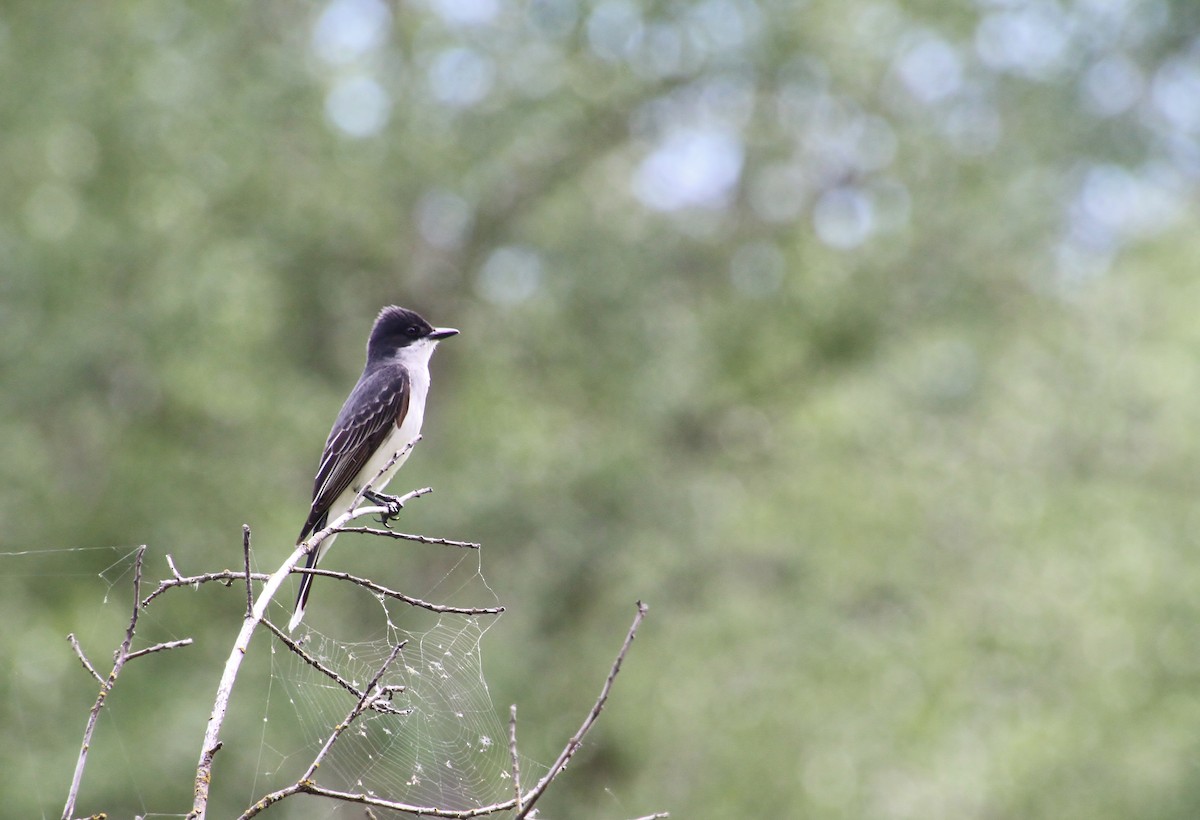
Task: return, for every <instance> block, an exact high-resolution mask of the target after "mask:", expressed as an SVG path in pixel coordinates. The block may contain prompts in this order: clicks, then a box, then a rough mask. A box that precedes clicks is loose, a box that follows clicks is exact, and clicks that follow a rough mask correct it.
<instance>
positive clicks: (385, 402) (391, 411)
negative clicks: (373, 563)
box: [296, 367, 412, 543]
mask: <svg viewBox="0 0 1200 820" xmlns="http://www.w3.org/2000/svg"><path fill="white" fill-rule="evenodd" d="M411 393H412V391H411V390H409V383H408V376H407V374H406V373H405V371H404V368H402V367H384V368H380V369H378V370H376V371H375V372H374V373H371V374H370V375H365V376H364V377H363V378H362V379H360V380H359V382H358V384H356V385H355V386H354V390H353V391H351V393H350V397H349V398H347V399H346V403H345V404H344V405H342V410H341V412H340V413H338V417H337V421H335V422H334V423H333V429H332V430H331V431H330V432H329V439H328V440H327V441H326V442H325V451H324V452H323V453H322V454H321V465H320V467H318V468H317V477H316V479H315V480H314V481H313V500H312V508H311V509H310V511H309V513H308V520H307V521H306V522H304V529H303V530H301V532H300V538H299V539H298V540H297V542H296V543H300V541H303V540H304V539H305V538H307V537H308V536H309V535H310V534H311V533H313V532H315V531H316V530H319V529H321V528H322V527H324V526H325V523H326V519H327V518H328V516H329V508H330V507H331V506H332V505H333V502H334V501H336V500H337V497H338V496H339V495H341V494H342V493H344V492H345V491H346V489H347V488H348V487H349V486H350V483H351V482H352V481H353V480H354V477H355V476H356V475H358V473H359V471H360V470H362V468H363V466H365V465H366V463H367V462H368V461H369V460H370V458H371V456H372V455H373V454H374V452H375V451H376V450H377V449H379V447H380V445H381V444H383V442H384V440H385V439H386V438H387V436H388V433H389V432H391V430H392V428H393V427H394V426H398V425H400V424H401V423H402V422H403V421H404V416H405V415H406V414H407V413H408V400H409V397H410V395H411ZM372 477H373V476H367V477H366V478H367V479H368V480H369V479H370V478H372Z"/></svg>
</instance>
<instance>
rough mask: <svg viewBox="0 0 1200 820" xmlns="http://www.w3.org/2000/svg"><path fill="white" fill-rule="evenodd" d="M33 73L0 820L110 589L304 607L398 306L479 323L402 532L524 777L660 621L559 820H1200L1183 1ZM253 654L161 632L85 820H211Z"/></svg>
mask: <svg viewBox="0 0 1200 820" xmlns="http://www.w3.org/2000/svg"><path fill="white" fill-rule="evenodd" d="M0 71H2V72H3V76H4V78H5V81H4V82H3V83H0V128H2V132H3V135H4V136H3V138H2V139H0V386H2V390H3V401H0V452H3V454H4V457H3V458H2V459H0V471H2V478H0V551H2V552H3V554H2V555H0V586H2V589H3V594H2V595H0V617H2V618H3V622H4V623H5V625H6V628H5V629H4V630H3V631H2V633H0V652H2V653H3V657H4V658H5V660H6V664H5V666H6V672H5V674H4V675H2V676H0V693H2V695H3V697H2V699H0V715H2V717H0V720H2V723H3V725H4V726H5V738H6V742H5V743H4V744H3V749H0V793H2V794H4V795H5V798H4V804H3V807H0V814H2V815H3V816H6V817H37V816H54V815H55V813H56V812H57V811H59V808H58V807H59V806H61V801H62V799H63V797H64V796H65V793H66V788H67V785H68V783H69V781H70V771H71V766H72V764H73V761H74V758H75V754H76V753H77V748H78V742H79V736H80V733H81V731H82V728H83V724H84V720H85V717H86V710H87V708H88V706H89V705H90V703H91V699H92V697H93V696H94V692H93V689H94V687H93V685H92V683H91V681H90V679H89V678H88V677H87V676H86V675H85V674H84V673H83V672H82V671H81V670H80V669H79V666H78V663H77V662H76V661H75V659H74V658H73V657H72V656H71V654H70V651H69V648H68V646H67V644H66V642H65V640H63V637H64V636H65V634H66V633H67V632H68V631H75V632H77V633H78V634H79V635H80V638H81V640H82V641H83V642H84V645H85V647H86V648H87V649H88V651H89V653H90V654H91V656H92V658H93V660H94V661H95V662H96V663H97V665H98V666H101V667H105V663H106V662H107V652H108V650H109V648H110V647H115V646H116V645H117V643H118V642H119V640H120V634H121V630H122V629H123V624H124V622H125V618H126V614H125V612H126V607H127V604H126V603H125V601H126V599H127V598H128V580H129V579H128V576H127V575H124V576H122V575H121V574H120V573H119V572H115V573H106V574H104V575H103V576H102V577H101V579H100V580H97V579H96V575H97V574H98V573H102V572H103V571H104V570H105V568H106V567H107V566H108V565H110V564H112V563H113V562H114V560H115V558H117V557H119V556H120V555H121V554H124V553H127V552H128V551H129V549H131V548H132V547H133V546H135V545H136V544H140V543H145V544H148V545H149V546H150V550H151V553H150V557H149V559H148V566H149V567H150V570H149V573H148V574H149V577H150V579H152V580H154V579H157V577H159V575H160V574H163V573H165V572H166V567H165V564H164V563H163V560H162V555H163V554H165V553H170V554H171V555H173V556H174V557H175V559H176V561H177V562H178V563H179V564H180V567H181V569H183V570H184V571H185V572H196V571H202V570H216V569H222V568H225V567H230V566H232V567H240V565H241V554H240V549H239V546H240V526H241V524H242V523H243V522H248V523H250V524H251V525H252V526H253V528H254V532H255V544H256V549H257V556H258V562H259V564H260V566H261V567H263V568H266V567H270V566H273V565H274V564H273V563H272V562H275V561H276V560H277V559H281V558H282V557H283V556H284V555H285V554H286V553H287V551H288V550H289V549H290V545H291V544H292V542H293V539H294V537H295V533H296V532H297V531H298V530H299V527H300V524H301V522H302V520H303V516H304V512H305V510H306V507H307V500H308V491H309V487H310V481H311V476H312V473H313V470H314V468H315V463H316V459H317V456H318V454H319V450H320V446H321V443H322V441H323V437H324V436H325V434H326V432H327V430H328V426H329V424H330V422H331V420H332V418H333V416H334V414H335V413H336V411H337V408H338V406H339V404H340V402H341V400H342V398H343V396H344V395H345V393H346V392H347V391H348V389H349V387H350V386H351V385H352V383H353V381H354V378H355V376H356V374H357V370H358V368H359V367H360V366H361V358H362V345H363V343H364V340H365V337H366V332H367V330H368V328H369V326H370V322H371V320H372V318H373V317H374V315H375V313H376V311H377V310H378V309H379V307H380V306H381V305H383V304H387V303H400V304H404V305H407V306H411V307H415V308H417V309H419V310H420V311H421V312H422V313H424V314H425V315H426V316H427V317H428V318H430V319H431V320H432V321H433V322H435V323H438V324H448V325H454V326H456V327H459V328H461V329H462V330H463V335H462V337H461V338H460V339H455V340H453V341H452V342H449V343H447V344H445V345H443V347H442V349H441V350H440V351H439V353H438V354H437V356H436V357H435V360H434V363H433V369H434V381H435V387H434V390H433V395H432V399H431V409H430V414H429V417H428V423H427V425H426V438H425V441H424V442H423V443H422V444H421V446H420V447H419V448H418V450H417V452H416V454H415V455H414V457H413V459H412V460H411V461H410V462H409V465H408V466H407V467H406V468H405V470H404V471H403V472H402V473H401V476H400V478H398V479H397V482H396V484H395V485H394V486H395V487H397V488H398V489H403V488H406V487H409V486H412V487H415V486H420V485H423V484H427V483H428V484H432V485H433V486H435V487H436V489H437V492H436V493H435V494H434V496H432V497H431V498H429V499H425V500H422V501H421V502H418V503H414V504H413V505H410V507H409V508H408V509H407V510H406V511H405V517H406V524H405V526H406V528H409V529H412V530H415V531H421V532H428V533H430V534H434V535H445V536H449V537H453V538H469V539H473V540H478V541H482V542H483V543H484V545H485V548H484V554H483V571H484V574H485V576H486V578H487V579H488V582H489V584H490V585H491V587H492V588H493V589H494V590H495V591H496V594H497V595H498V597H499V598H500V599H501V601H502V602H503V603H505V604H506V605H507V606H508V607H509V611H508V613H507V614H506V615H505V616H504V617H503V618H502V619H501V620H500V622H499V623H498V624H497V625H496V626H495V627H494V628H493V629H491V631H489V632H488V633H487V635H486V637H485V639H484V644H483V652H484V668H485V671H486V673H487V676H488V680H489V682H490V685H491V688H492V694H493V697H494V698H495V700H496V703H497V704H498V707H499V708H503V707H504V706H505V705H507V704H508V703H511V702H516V703H518V704H519V706H520V709H521V718H522V730H521V731H522V742H523V746H524V747H525V751H526V752H527V753H528V754H530V755H533V756H534V757H537V758H540V759H542V760H544V761H549V760H551V759H552V758H553V756H554V755H555V753H556V752H557V749H558V747H559V745H560V743H561V741H562V740H563V739H564V738H565V737H567V736H569V733H570V732H572V731H573V730H574V728H575V726H576V725H577V723H578V720H579V719H580V718H581V717H582V715H583V713H584V712H585V710H586V709H587V708H588V706H589V705H590V703H591V699H592V698H593V697H594V694H593V690H594V689H598V686H599V683H600V681H601V679H602V676H603V674H604V672H605V671H606V669H607V664H608V663H609V660H610V658H611V656H612V652H613V651H615V649H616V646H617V645H618V643H619V640H620V635H621V630H622V629H624V627H625V625H626V623H627V622H628V618H629V617H630V616H631V615H632V603H633V601H634V600H635V599H637V598H642V599H644V600H646V601H647V602H648V603H649V604H650V607H651V611H650V618H649V620H648V621H647V623H646V625H645V628H644V632H643V634H642V635H641V637H640V638H639V640H638V643H637V644H636V646H635V648H634V651H633V654H632V655H631V657H630V658H629V660H628V663H627V666H626V671H625V673H624V674H623V676H622V678H621V679H620V680H619V682H618V686H617V688H616V691H615V693H614V698H613V700H612V701H611V703H610V707H609V709H608V710H607V711H606V712H605V714H604V717H603V719H602V721H601V724H600V726H599V727H598V729H597V731H596V733H595V734H594V735H593V736H592V738H591V740H590V742H589V744H588V746H587V747H586V748H585V749H584V750H583V752H582V753H581V754H580V757H579V758H578V760H577V762H576V763H575V764H574V765H573V766H572V768H571V770H570V772H569V773H568V775H567V777H566V778H564V779H563V781H562V782H561V783H560V784H559V788H557V790H556V791H555V792H552V793H551V794H550V795H549V796H548V798H547V800H546V802H545V806H544V809H543V811H544V813H545V816H547V817H571V818H592V817H595V818H620V817H632V816H636V815H639V814H644V813H648V812H651V811H656V810H670V811H671V812H672V816H674V817H679V818H693V817H695V818H708V817H713V818H717V817H845V818H859V817H873V818H923V819H926V818H937V817H945V818H965V817H979V818H984V817H987V818H996V817H1022V818H1030V817H1045V818H1051V817H1053V818H1067V817H1080V818H1082V817H1087V818H1124V817H1132V816H1136V817H1143V818H1190V817H1195V816H1197V814H1200V767H1198V765H1197V762H1196V761H1197V760H1200V755H1198V753H1200V741H1197V738H1198V737H1200V697H1198V696H1197V691H1198V686H1200V655H1197V651H1196V647H1197V646H1198V645H1200V627H1198V626H1197V624H1198V622H1200V598H1198V596H1197V595H1196V592H1195V591H1196V589H1197V588H1198V587H1200V563H1198V562H1197V561H1196V560H1195V558H1194V553H1195V544H1194V541H1195V537H1194V536H1193V532H1194V531H1195V526H1194V525H1195V524H1196V523H1197V516H1196V513H1195V512H1194V511H1193V509H1192V507H1193V506H1194V504H1193V498H1194V496H1195V495H1196V490H1197V489H1198V487H1197V484H1198V482H1197V478H1196V476H1197V467H1196V465H1197V463H1198V461H1200V434H1198V433H1197V431H1198V430H1200V378H1198V377H1200V373H1198V370H1197V364H1196V357H1197V353H1198V352H1200V324H1198V323H1197V322H1196V320H1195V315H1196V311H1197V304H1198V303H1200V302H1198V300H1200V291H1198V290H1197V280H1196V278H1195V275H1194V271H1193V270H1192V267H1193V265H1192V264H1191V263H1190V262H1189V260H1191V259H1193V258H1195V255H1196V254H1200V238H1198V237H1200V232H1198V231H1197V227H1198V222H1197V217H1196V181H1197V179H1198V178H1200V17H1198V15H1197V11H1196V6H1195V5H1194V4H1192V3H1190V2H1186V1H1185V0H1177V1H1176V2H1173V3H1169V2H1164V0H1126V2H1120V3H1097V2H1085V1H1084V0H1079V1H1078V2H1067V3H1056V2H1050V0H1007V1H1006V2H983V0H980V2H977V3H974V4H962V3H953V2H948V0H929V1H928V2H922V3H908V4H897V3H893V2H889V0H879V1H878V2H865V1H864V2H848V3H847V2H820V0H811V2H783V1H781V0H702V2H695V3H685V2H662V3H654V2H647V3H644V4H641V5H639V4H637V3H634V2H630V1H629V0H604V1H603V2H599V3H584V2H581V0H522V2H513V3H501V2H497V0H462V1H461V2H458V1H457V0H420V1H419V2H414V3H408V4H402V5H399V6H392V5H384V4H382V3H380V2H378V1H377V0H332V2H328V3H283V2H275V1H274V0H267V2H259V3H254V4H235V3H229V2H207V3H199V2H180V1H179V0H171V1H168V0H144V1H143V2H133V1H132V0H125V1H119V2H109V3H81V4H76V3H61V2H13V3H8V4H5V6H4V7H3V8H0ZM343 538H344V539H345V541H346V542H347V543H341V544H339V549H338V551H337V553H335V556H336V562H337V563H338V564H339V566H341V567H344V568H347V569H357V570H359V571H362V572H365V573H368V574H371V575H373V576H374V577H376V578H377V579H378V580H380V581H381V582H384V583H391V584H394V585H398V586H400V587H401V588H406V587H405V584H404V579H403V578H397V577H393V574H392V572H391V571H389V568H388V563H387V562H389V561H391V560H392V559H391V558H388V557H385V556H390V555H392V552H390V551H389V552H387V553H381V552H380V548H379V547H378V546H377V545H372V544H363V543H362V542H359V543H360V546H361V547H362V548H361V549H358V550H356V549H353V548H351V546H350V538H349V537H345V536H344V537H343ZM110 545H121V549H118V550H116V551H112V550H93V549H78V550H74V551H69V552H68V551H64V550H67V549H68V548H92V547H107V546H110ZM24 551H33V554H32V555H27V556H19V555H16V554H15V553H19V552H24ZM419 558H420V554H417V555H416V556H415V557H414V559H413V560H419ZM436 580H437V579H436V577H434V578H433V579H432V580H429V579H421V580H419V581H414V588H411V589H409V591H412V592H415V593H418V594H419V593H421V592H422V591H423V589H424V588H428V586H429V585H430V583H433V582H436ZM323 592H325V591H323ZM329 594H330V598H329V600H333V599H336V597H337V596H336V595H333V594H332V591H331V590H330V591H329ZM105 597H106V598H107V602H108V603H107V605H103V604H102V600H103V599H105ZM319 600H320V598H318V601H319ZM168 607H174V609H167V608H168ZM240 607H241V603H240V602H239V593H237V591H236V590H234V591H231V592H226V591H223V590H205V591H203V592H202V593H200V594H197V595H194V596H186V595H183V596H182V597H180V598H178V599H176V600H175V602H174V603H173V604H164V609H167V612H169V613H171V614H169V615H168V614H166V613H164V614H161V615H157V616H156V618H157V619H158V620H156V621H150V622H148V625H147V629H148V630H149V635H150V636H153V630H155V629H158V630H159V631H161V632H163V633H164V634H163V635H162V636H161V637H163V638H167V637H182V636H184V635H191V636H194V637H195V638H196V639H197V644H196V646H193V647H191V648H189V649H186V650H178V652H177V653H176V654H175V656H174V657H165V656H164V657H157V658H148V659H146V660H143V661H139V662H138V663H137V664H136V665H131V666H130V667H129V668H128V669H127V670H126V673H125V677H124V678H123V679H122V681H121V683H120V684H119V686H118V688H117V691H116V693H115V694H114V697H113V699H112V703H111V705H110V708H111V714H109V715H108V716H106V719H105V720H104V721H102V724H101V730H100V733H99V734H98V735H97V739H96V744H95V746H94V748H93V763H92V764H91V767H90V768H89V770H88V773H87V775H86V776H85V779H84V789H83V799H82V801H81V804H80V808H81V809H82V810H86V811H99V810H105V811H108V812H109V816H112V817H126V816H132V815H134V814H135V813H146V812H182V811H185V810H186V807H187V806H188V804H189V802H190V788H191V783H190V777H191V769H192V767H193V766H194V763H195V758H196V756H197V754H198V750H199V742H200V738H201V735H202V731H203V725H204V720H205V719H206V717H207V710H208V708H209V706H210V704H211V697H212V693H213V690H214V687H215V683H216V680H217V677H218V676H219V669H220V663H221V659H222V658H223V656H224V654H225V652H227V651H228V646H229V644H230V643H231V641H232V635H233V631H234V629H235V628H236V624H237V622H238V619H239V617H240V611H241V610H240ZM355 617H356V613H355V611H353V610H345V611H343V610H332V609H331V608H329V607H326V608H325V611H324V612H320V613H318V612H316V611H314V612H313V618H314V619H325V622H326V623H334V622H338V621H339V619H341V621H342V622H344V623H353V622H354V618H355ZM150 639H153V637H147V640H150ZM256 646H259V647H261V648H265V646H266V644H265V642H264V643H262V644H256ZM185 653H186V654H185ZM105 668H106V667H105ZM242 685H243V686H244V687H247V689H249V690H250V691H255V687H262V686H265V685H266V672H265V671H263V670H261V669H260V670H259V671H258V673H257V677H248V678H247V679H246V680H244V681H243V684H242ZM247 697H253V696H252V695H247ZM258 732H259V727H258V726H257V725H256V724H255V722H254V721H253V720H252V719H250V720H248V721H246V723H245V724H244V725H239V726H233V727H231V728H230V730H229V732H228V733H227V736H226V741H227V745H228V747H229V748H230V750H231V751H229V752H225V753H224V754H227V755H230V756H231V757H230V759H231V760H233V759H249V760H250V761H251V765H252V764H253V750H254V749H256V748H257V747H256V746H255V744H256V743H257V738H258ZM234 749H242V750H243V751H239V752H236V753H235V752H234V751H233V750H234ZM247 749H248V750H250V751H246V750H247ZM234 754H237V755H249V758H235V757H233V755H234ZM217 775H218V778H220V777H222V776H224V777H227V778H230V779H233V778H234V777H235V769H234V768H233V767H232V765H230V766H227V767H226V768H225V769H224V770H222V767H221V765H220V764H218V769H217ZM252 797H253V795H252V794H250V787H249V786H248V785H244V784H242V785H239V786H238V787H237V788H236V789H230V790H229V791H226V792H223V793H221V794H220V796H219V799H220V801H221V802H220V804H219V806H220V808H219V809H215V810H214V815H215V816H232V815H233V813H235V812H236V811H238V810H240V808H241V807H244V806H245V805H246V803H247V802H249V800H250V799H252ZM319 810H320V811H323V810H324V809H318V804H316V803H315V802H313V801H309V802H307V803H303V804H300V803H298V804H297V805H296V806H295V807H292V809H291V811H293V812H297V813H296V814H292V815H284V816H313V815H312V814H303V813H300V812H305V811H306V812H318V811H319ZM281 815H282V813H281Z"/></svg>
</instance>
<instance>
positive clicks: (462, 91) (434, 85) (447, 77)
mask: <svg viewBox="0 0 1200 820" xmlns="http://www.w3.org/2000/svg"><path fill="white" fill-rule="evenodd" d="M495 81H496V67H495V64H494V63H493V62H492V60H491V58H489V57H487V56H485V55H483V54H480V53H479V52H478V51H476V50H474V49H472V48H448V49H446V50H445V51H442V52H441V53H439V54H438V55H437V56H436V57H434V59H433V63H432V64H431V65H430V66H429V90H430V92H431V93H432V94H433V97H434V99H436V100H437V101H438V102H440V103H444V104H445V105H449V106H451V107H453V108H470V107H471V106H473V105H476V104H477V103H480V102H482V101H483V99H484V98H485V97H487V95H488V92H490V91H491V90H492V86H493V85H494V84H495Z"/></svg>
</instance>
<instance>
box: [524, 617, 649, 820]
mask: <svg viewBox="0 0 1200 820" xmlns="http://www.w3.org/2000/svg"><path fill="white" fill-rule="evenodd" d="M645 617H646V605H645V604H644V603H642V602H641V601H638V602H637V614H636V615H634V616H633V623H632V624H631V625H630V627H629V632H628V633H627V634H626V635H625V642H624V643H623V644H621V651H620V652H618V653H617V659H616V660H615V661H613V665H612V669H610V670H609V672H608V677H607V678H605V679H604V686H603V687H601V689H600V697H598V698H596V703H595V705H593V706H592V711H590V712H588V716H587V717H586V718H584V721H583V725H582V726H580V727H579V731H578V732H576V733H575V736H574V737H572V738H571V739H570V740H569V741H567V745H566V747H565V748H564V749H563V750H562V752H561V753H560V754H559V756H558V760H556V761H554V765H553V766H551V767H550V771H548V772H546V775H545V777H543V778H542V779H541V780H539V781H538V783H537V785H536V786H534V787H533V791H531V792H529V794H527V795H526V796H525V805H524V807H523V808H521V809H520V810H519V811H518V812H517V813H516V815H514V816H513V820H522V818H524V817H526V816H528V814H529V812H530V810H531V809H532V808H533V804H534V803H536V802H537V801H538V798H540V797H541V796H542V795H543V794H545V792H546V789H547V787H549V785H550V784H551V783H552V782H553V781H554V778H556V777H558V775H559V773H561V772H562V770H563V769H565V768H566V767H567V763H568V762H570V760H571V758H572V756H574V754H575V752H576V751H577V750H578V749H579V747H580V745H581V744H582V743H583V738H584V736H585V735H586V734H587V733H588V731H589V730H590V729H591V728H592V725H593V724H594V723H595V722H596V718H598V717H600V711H601V710H602V709H603V708H604V704H605V702H607V701H608V693H609V692H611V691H612V685H613V681H614V680H616V679H617V675H618V674H619V673H620V671H621V664H622V663H624V661H625V655H626V653H628V652H629V647H630V646H632V645H633V639H634V638H635V637H637V631H638V627H639V626H641V623H642V619H643V618H645Z"/></svg>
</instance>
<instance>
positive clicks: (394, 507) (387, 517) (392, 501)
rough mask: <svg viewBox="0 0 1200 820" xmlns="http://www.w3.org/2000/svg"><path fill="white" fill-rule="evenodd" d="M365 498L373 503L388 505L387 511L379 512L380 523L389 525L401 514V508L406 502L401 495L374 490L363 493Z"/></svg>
mask: <svg viewBox="0 0 1200 820" xmlns="http://www.w3.org/2000/svg"><path fill="white" fill-rule="evenodd" d="M363 498H365V499H367V500H368V501H370V502H371V503H372V504H379V505H380V506H383V507H387V512H383V513H380V514H379V523H380V524H382V525H383V526H385V527H386V526H387V525H388V522H389V521H391V520H392V519H393V518H395V517H396V516H398V515H400V510H402V509H404V502H403V501H401V500H400V497H399V496H396V495H388V494H387V493H377V492H375V491H374V490H367V491H366V492H365V493H363Z"/></svg>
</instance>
